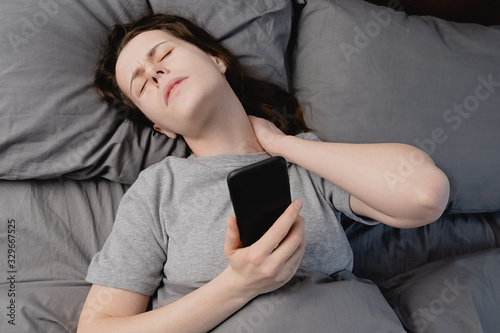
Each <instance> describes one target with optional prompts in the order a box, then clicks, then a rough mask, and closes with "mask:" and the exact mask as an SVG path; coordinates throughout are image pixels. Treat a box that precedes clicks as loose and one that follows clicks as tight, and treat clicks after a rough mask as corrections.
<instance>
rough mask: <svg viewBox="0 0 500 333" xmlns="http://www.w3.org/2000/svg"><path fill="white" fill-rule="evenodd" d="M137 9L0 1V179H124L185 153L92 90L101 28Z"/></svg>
mask: <svg viewBox="0 0 500 333" xmlns="http://www.w3.org/2000/svg"><path fill="white" fill-rule="evenodd" d="M145 13H149V7H148V3H147V1H146V0H111V1H93V0H72V1H69V0H40V1H2V2H1V3H0V22H1V23H0V35H1V36H2V42H1V43H0V54H1V55H2V56H1V57H0V95H1V96H2V98H1V99H0V179H9V180H12V179H29V178H54V177H60V176H65V177H69V178H74V179H86V178H91V177H95V176H102V177H106V178H108V179H110V180H115V181H119V182H122V183H131V182H133V181H134V180H135V178H136V177H137V175H138V173H139V171H140V170H141V169H142V168H144V167H146V166H148V165H150V164H152V163H154V162H156V161H159V160H161V159H162V158H163V157H165V156H167V155H169V154H176V155H183V154H185V144H183V143H182V142H181V141H179V142H180V143H179V144H178V143H177V141H173V140H169V139H168V138H167V137H165V136H161V135H153V130H152V129H149V128H148V129H144V128H137V127H136V126H134V125H132V124H131V123H124V122H123V118H122V117H120V116H119V115H118V113H117V110H113V109H112V108H109V107H108V106H106V105H104V104H103V103H101V102H100V101H99V99H98V96H97V94H96V93H95V92H94V90H93V88H92V78H93V71H94V68H95V66H96V63H97V61H98V59H99V57H100V54H101V51H102V45H103V44H104V41H105V39H106V32H107V30H108V28H109V27H110V26H111V25H113V24H114V23H115V22H128V21H130V20H132V19H133V18H135V17H138V16H141V15H143V14H145ZM124 112H125V111H124Z"/></svg>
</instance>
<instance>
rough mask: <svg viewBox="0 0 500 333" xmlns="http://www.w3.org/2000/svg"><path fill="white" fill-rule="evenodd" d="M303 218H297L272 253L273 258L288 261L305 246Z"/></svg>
mask: <svg viewBox="0 0 500 333" xmlns="http://www.w3.org/2000/svg"><path fill="white" fill-rule="evenodd" d="M304 226H305V223H304V218H303V217H302V216H300V215H299V216H297V219H296V220H295V223H294V224H293V226H292V228H291V229H290V231H289V233H288V234H287V235H286V237H285V238H284V239H283V241H282V242H281V243H280V245H279V246H278V247H277V248H276V249H275V250H274V251H273V256H275V257H276V259H277V260H280V261H288V260H291V258H292V257H293V256H294V255H296V253H297V252H300V249H301V247H303V245H305V230H304Z"/></svg>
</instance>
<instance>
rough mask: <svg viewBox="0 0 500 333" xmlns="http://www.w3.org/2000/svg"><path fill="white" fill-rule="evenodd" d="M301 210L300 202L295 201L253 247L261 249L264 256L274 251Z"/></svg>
mask: <svg viewBox="0 0 500 333" xmlns="http://www.w3.org/2000/svg"><path fill="white" fill-rule="evenodd" d="M301 209H302V201H301V200H295V201H294V202H292V203H291V204H290V206H288V208H287V209H286V210H285V211H284V212H283V214H281V216H280V217H279V218H278V219H277V220H276V222H275V223H274V224H273V225H272V226H271V228H269V230H268V231H267V232H266V233H265V234H264V236H262V237H261V238H260V239H259V240H258V241H257V242H256V243H255V244H254V245H256V246H255V247H257V248H259V249H261V251H263V252H264V253H266V254H269V253H271V252H273V251H274V249H275V248H276V247H277V246H278V245H279V244H280V243H281V242H282V241H283V240H284V239H285V237H286V236H287V235H288V233H289V232H290V229H291V228H292V226H293V224H294V222H295V220H296V219H297V217H298V216H299V213H300V210H301Z"/></svg>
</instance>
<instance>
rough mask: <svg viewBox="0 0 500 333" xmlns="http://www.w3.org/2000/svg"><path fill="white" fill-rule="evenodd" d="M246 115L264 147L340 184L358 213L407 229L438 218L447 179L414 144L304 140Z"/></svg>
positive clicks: (446, 186) (444, 205) (446, 197)
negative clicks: (285, 133)
mask: <svg viewBox="0 0 500 333" xmlns="http://www.w3.org/2000/svg"><path fill="white" fill-rule="evenodd" d="M250 119H251V121H252V125H253V127H254V131H255V134H256V136H257V139H258V140H259V142H260V143H261V145H262V146H263V148H264V149H265V150H266V151H268V152H269V153H270V154H271V155H281V156H283V157H285V158H286V159H287V160H288V161H290V162H293V163H295V164H298V165H300V166H302V167H303V168H305V169H308V170H310V171H312V172H314V173H316V174H317V175H319V176H321V177H323V178H325V179H327V180H329V181H331V182H332V183H334V184H336V185H337V186H339V187H341V188H343V189H344V190H345V191H347V192H348V193H350V194H351V197H350V204H351V209H352V210H353V212H354V213H356V214H358V215H361V216H366V217H369V218H373V219H375V220H378V221H380V222H382V223H385V224H388V225H391V226H394V227H399V228H411V227H416V226H421V225H425V224H428V223H431V222H433V221H435V220H437V219H438V218H439V216H441V214H442V213H443V211H444V209H445V208H446V205H447V203H448V198H449V191H450V186H449V182H448V178H447V177H446V175H445V174H444V173H443V172H442V171H441V170H440V169H439V168H437V167H436V165H435V164H434V162H433V161H432V159H431V158H430V157H429V156H428V155H427V154H426V153H424V152H423V151H421V150H420V149H418V148H416V147H413V146H410V145H406V144H392V143H381V144H345V143H330V142H317V141H310V140H303V139H300V138H297V137H294V136H287V135H284V134H283V133H282V132H281V131H279V130H278V129H277V128H276V127H275V126H274V125H272V124H271V123H270V122H268V121H266V120H264V119H261V118H255V117H251V118H250Z"/></svg>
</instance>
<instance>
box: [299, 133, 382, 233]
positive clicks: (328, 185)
mask: <svg viewBox="0 0 500 333" xmlns="http://www.w3.org/2000/svg"><path fill="white" fill-rule="evenodd" d="M298 136H299V137H300V138H302V139H306V140H311V141H321V140H320V139H319V138H318V137H317V136H316V135H315V134H313V133H311V132H309V133H302V134H299V135H298ZM317 182H318V183H319V184H318V186H319V187H320V189H321V190H322V191H323V193H324V196H325V198H326V199H327V200H328V201H329V202H330V203H331V204H332V205H333V207H334V209H335V210H337V211H338V212H340V213H341V214H344V215H345V216H347V217H349V218H350V219H352V220H354V221H357V222H361V223H364V224H367V225H376V224H379V223H380V222H379V221H376V220H373V219H370V218H367V217H363V216H359V215H356V214H355V213H354V212H353V211H352V209H351V205H350V194H349V193H348V192H347V191H345V190H344V189H343V188H341V187H339V186H337V185H335V184H333V183H332V182H330V181H328V180H326V179H324V178H321V177H319V176H317Z"/></svg>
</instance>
